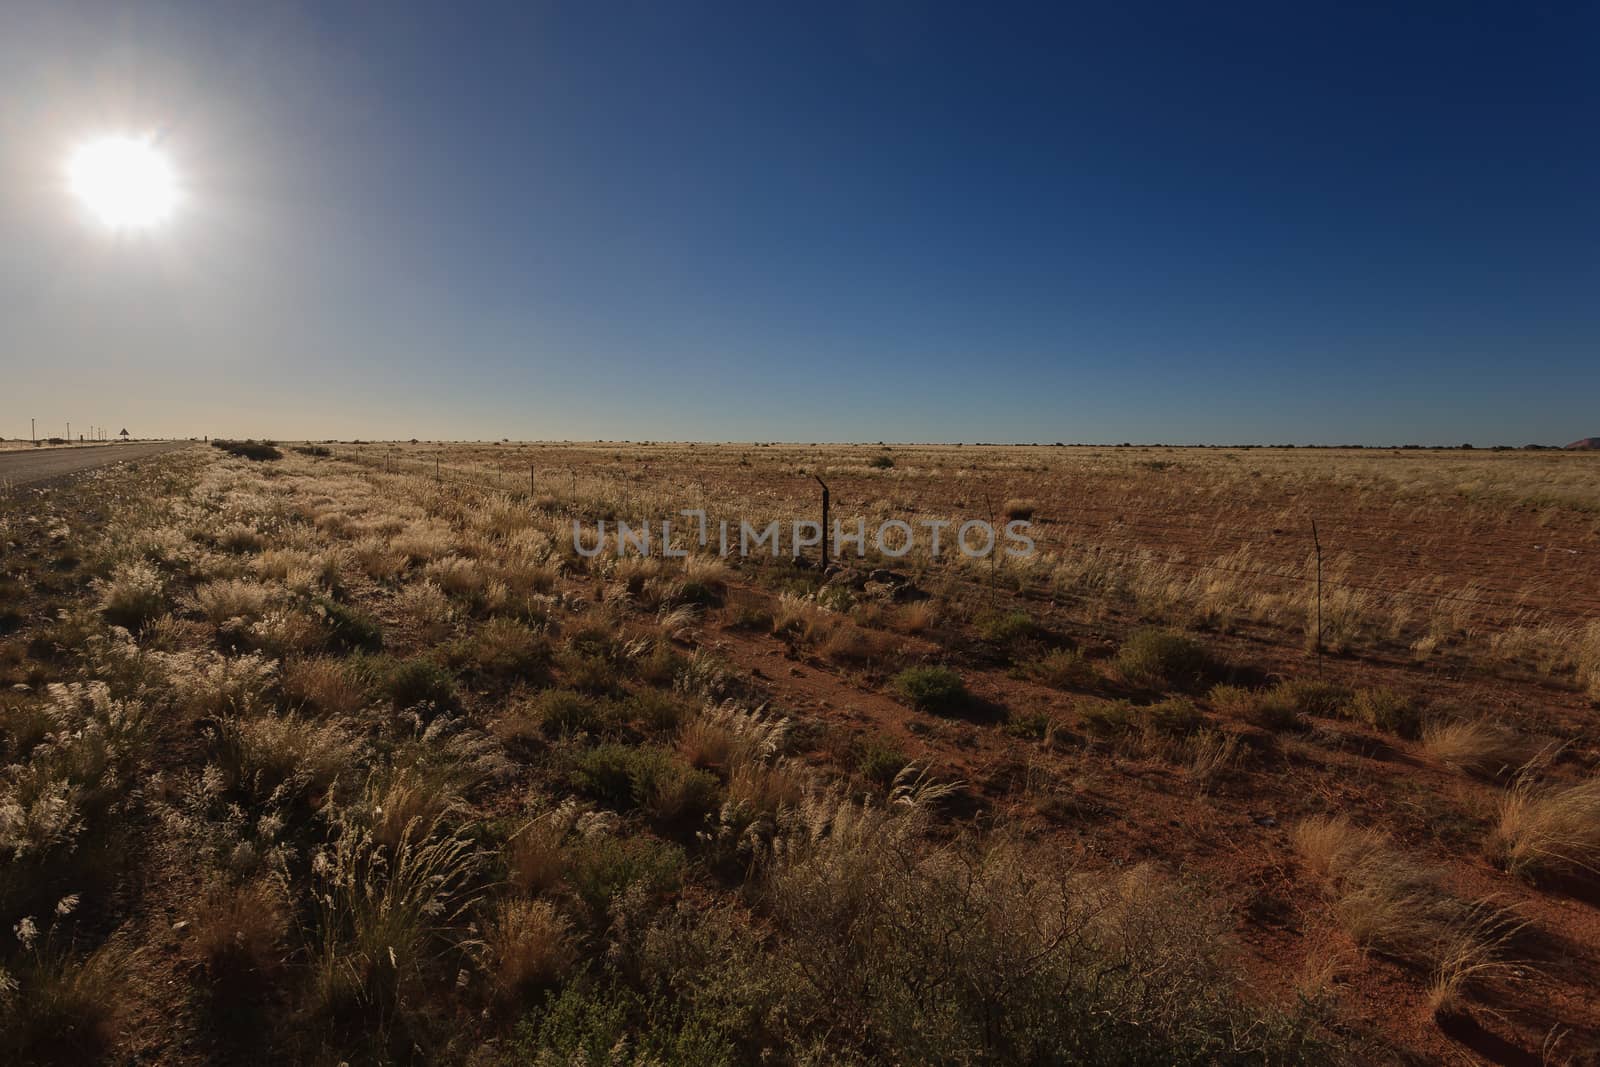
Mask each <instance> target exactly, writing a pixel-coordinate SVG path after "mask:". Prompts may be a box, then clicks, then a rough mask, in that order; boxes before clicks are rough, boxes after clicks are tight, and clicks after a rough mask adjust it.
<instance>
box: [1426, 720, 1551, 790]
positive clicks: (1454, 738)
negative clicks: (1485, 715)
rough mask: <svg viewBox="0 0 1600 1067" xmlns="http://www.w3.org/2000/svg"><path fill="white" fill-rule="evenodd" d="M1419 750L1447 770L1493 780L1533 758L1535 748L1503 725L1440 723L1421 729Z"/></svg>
mask: <svg viewBox="0 0 1600 1067" xmlns="http://www.w3.org/2000/svg"><path fill="white" fill-rule="evenodd" d="M1422 750H1423V752H1425V753H1427V755H1428V757H1429V758H1430V759H1433V760H1435V761H1437V762H1439V763H1442V764H1444V765H1445V766H1446V767H1450V768H1453V769H1455V770H1458V771H1462V772H1464V773H1466V774H1474V775H1478V776H1480V777H1484V778H1495V777H1499V776H1500V775H1503V774H1509V773H1511V772H1512V771H1514V770H1516V769H1517V768H1518V767H1521V766H1522V765H1523V764H1524V763H1526V762H1527V761H1528V760H1529V759H1530V758H1531V757H1532V756H1533V754H1534V745H1533V743H1532V742H1530V741H1529V739H1528V738H1525V737H1523V736H1522V735H1521V734H1519V733H1517V732H1516V731H1515V730H1513V729H1511V728H1510V727H1509V726H1506V725H1505V724H1504V723H1498V722H1493V721H1491V720H1489V719H1441V720H1437V721H1433V722H1429V723H1426V724H1424V725H1423V727H1422Z"/></svg>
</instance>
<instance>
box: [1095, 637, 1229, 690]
mask: <svg viewBox="0 0 1600 1067" xmlns="http://www.w3.org/2000/svg"><path fill="white" fill-rule="evenodd" d="M1116 664H1117V670H1119V671H1121V672H1122V675H1123V677H1125V678H1127V679H1128V681H1130V682H1133V683H1134V684H1136V685H1148V686H1170V687H1172V688H1175V689H1189V688H1192V687H1194V686H1197V685H1199V684H1200V682H1201V681H1202V680H1204V678H1205V676H1206V674H1207V673H1208V672H1209V671H1211V670H1212V668H1213V664H1212V661H1211V656H1210V655H1209V654H1208V653H1207V652H1206V650H1205V647H1204V646H1203V645H1201V644H1200V642H1198V641H1196V640H1194V639H1193V638H1192V637H1186V636H1184V635H1183V634H1176V633H1172V632H1170V631H1168V630H1159V629H1156V628H1154V627H1146V628H1145V629H1142V630H1136V631H1134V632H1133V634H1132V635H1130V636H1129V638H1128V640H1127V643H1125V644H1124V645H1123V646H1122V649H1121V651H1119V652H1118V653H1117V659H1116Z"/></svg>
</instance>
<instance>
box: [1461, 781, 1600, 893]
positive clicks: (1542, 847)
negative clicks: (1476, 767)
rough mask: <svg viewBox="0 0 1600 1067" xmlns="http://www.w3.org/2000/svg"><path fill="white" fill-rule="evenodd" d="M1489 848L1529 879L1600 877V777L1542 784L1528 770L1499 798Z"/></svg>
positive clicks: (1498, 857)
mask: <svg viewBox="0 0 1600 1067" xmlns="http://www.w3.org/2000/svg"><path fill="white" fill-rule="evenodd" d="M1489 852H1490V854H1491V855H1492V856H1494V857H1495V858H1496V859H1497V860H1498V861H1499V862H1500V863H1501V864H1502V865H1503V866H1504V867H1505V868H1506V869H1507V870H1508V871H1511V872H1512V873H1513V874H1518V875H1522V876H1524V877H1529V878H1537V877H1542V876H1552V875H1553V876H1567V877H1573V876H1576V877H1591V878H1592V877H1597V876H1600V778H1590V779H1588V780H1587V781H1583V782H1579V783H1577V784H1575V785H1566V786H1543V787H1541V786H1539V785H1538V784H1536V783H1535V782H1534V781H1533V779H1532V776H1531V775H1528V774H1524V775H1523V776H1522V777H1521V778H1519V779H1518V781H1517V782H1516V784H1515V785H1513V786H1512V787H1511V789H1510V790H1508V791H1507V793H1506V795H1505V796H1504V797H1503V798H1502V799H1501V801H1500V811H1499V817H1498V819H1497V821H1496V825H1495V828H1494V832H1493V834H1492V835H1491V837H1490V841H1489Z"/></svg>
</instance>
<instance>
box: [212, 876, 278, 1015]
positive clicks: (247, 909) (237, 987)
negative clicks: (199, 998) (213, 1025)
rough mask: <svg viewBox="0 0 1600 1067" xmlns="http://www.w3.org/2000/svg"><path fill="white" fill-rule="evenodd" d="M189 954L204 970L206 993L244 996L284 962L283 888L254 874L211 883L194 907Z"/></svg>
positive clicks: (262, 983)
mask: <svg viewBox="0 0 1600 1067" xmlns="http://www.w3.org/2000/svg"><path fill="white" fill-rule="evenodd" d="M189 932H190V941H189V945H188V952H189V954H190V955H191V956H192V957H193V958H194V959H195V960H196V961H197V962H198V963H199V964H200V966H201V967H202V968H203V969H204V970H205V974H206V978H207V980H208V981H209V982H210V984H211V988H212V992H213V993H214V994H220V995H223V996H224V997H230V998H231V997H235V996H241V995H249V994H250V993H251V992H253V991H255V990H258V989H260V988H261V987H262V986H264V985H265V984H266V982H267V981H268V980H269V979H270V978H271V977H272V976H273V975H274V974H275V973H276V972H277V971H278V970H279V969H280V968H281V967H282V966H283V965H284V963H285V961H286V958H287V957H286V944H287V938H288V934H289V916H288V911H287V909H286V907H285V903H284V899H283V890H282V887H281V886H280V885H278V884H277V883H276V882H275V881H272V880H269V879H258V880H255V881H251V882H248V883H246V884H244V885H241V886H225V887H217V888H215V889H213V890H211V892H209V893H208V894H207V895H206V897H205V899H204V900H203V901H202V902H201V904H200V907H199V908H198V910H197V911H196V912H195V916H194V920H193V924H192V926H191V927H190V931H189Z"/></svg>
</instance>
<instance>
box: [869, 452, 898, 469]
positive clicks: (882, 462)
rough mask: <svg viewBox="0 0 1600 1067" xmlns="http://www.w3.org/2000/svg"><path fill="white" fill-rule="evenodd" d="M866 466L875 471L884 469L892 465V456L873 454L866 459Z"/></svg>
mask: <svg viewBox="0 0 1600 1067" xmlns="http://www.w3.org/2000/svg"><path fill="white" fill-rule="evenodd" d="M867 466H869V467H871V468H872V469H873V470H875V471H886V470H888V469H889V468H890V467H893V466H894V457H893V456H890V455H879V456H873V457H872V458H871V459H869V460H867Z"/></svg>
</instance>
